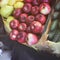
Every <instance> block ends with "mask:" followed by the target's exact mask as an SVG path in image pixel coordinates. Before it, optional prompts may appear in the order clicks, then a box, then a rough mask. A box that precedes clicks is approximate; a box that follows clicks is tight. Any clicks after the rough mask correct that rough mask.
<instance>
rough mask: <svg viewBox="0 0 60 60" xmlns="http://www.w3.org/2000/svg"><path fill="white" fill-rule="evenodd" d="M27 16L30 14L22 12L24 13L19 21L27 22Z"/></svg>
mask: <svg viewBox="0 0 60 60" xmlns="http://www.w3.org/2000/svg"><path fill="white" fill-rule="evenodd" d="M27 17H28V15H27V14H26V13H22V14H21V15H20V16H19V21H20V22H23V23H24V22H26V20H27Z"/></svg>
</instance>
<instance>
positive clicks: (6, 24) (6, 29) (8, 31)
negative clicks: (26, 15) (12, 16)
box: [3, 20, 12, 34]
mask: <svg viewBox="0 0 60 60" xmlns="http://www.w3.org/2000/svg"><path fill="white" fill-rule="evenodd" d="M3 23H4V29H5V31H6V32H7V33H8V34H9V33H10V32H11V31H12V29H11V28H10V26H9V23H8V22H7V21H6V20H3Z"/></svg>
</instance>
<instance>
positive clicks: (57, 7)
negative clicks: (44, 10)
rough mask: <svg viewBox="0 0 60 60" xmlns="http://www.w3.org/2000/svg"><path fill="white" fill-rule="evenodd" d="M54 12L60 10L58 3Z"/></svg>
mask: <svg viewBox="0 0 60 60" xmlns="http://www.w3.org/2000/svg"><path fill="white" fill-rule="evenodd" d="M55 10H60V2H58V4H57V5H56V6H55Z"/></svg>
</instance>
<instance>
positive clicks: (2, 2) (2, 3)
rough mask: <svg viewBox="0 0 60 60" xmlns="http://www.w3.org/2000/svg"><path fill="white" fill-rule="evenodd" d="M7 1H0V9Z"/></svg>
mask: <svg viewBox="0 0 60 60" xmlns="http://www.w3.org/2000/svg"><path fill="white" fill-rule="evenodd" d="M8 1H9V0H0V7H4V6H5V5H7V4H8Z"/></svg>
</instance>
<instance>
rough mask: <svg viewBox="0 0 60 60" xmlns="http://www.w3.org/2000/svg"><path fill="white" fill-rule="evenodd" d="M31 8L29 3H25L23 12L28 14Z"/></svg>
mask: <svg viewBox="0 0 60 60" xmlns="http://www.w3.org/2000/svg"><path fill="white" fill-rule="evenodd" d="M31 8H32V5H31V4H30V3H26V4H25V5H24V6H23V11H24V12H25V13H30V11H31Z"/></svg>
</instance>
